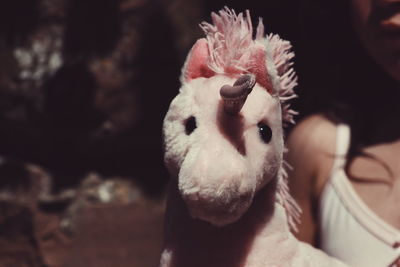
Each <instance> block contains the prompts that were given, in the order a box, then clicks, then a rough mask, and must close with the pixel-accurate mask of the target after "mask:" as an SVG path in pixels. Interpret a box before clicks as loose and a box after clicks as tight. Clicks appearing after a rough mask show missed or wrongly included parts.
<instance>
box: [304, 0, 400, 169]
mask: <svg viewBox="0 0 400 267" xmlns="http://www.w3.org/2000/svg"><path fill="white" fill-rule="evenodd" d="M301 2H302V5H301V9H300V10H301V16H300V18H301V27H302V29H301V32H302V35H301V40H300V42H299V44H300V47H298V48H297V51H296V52H297V65H298V67H297V68H298V70H300V71H299V79H300V82H299V83H300V85H301V87H300V88H299V94H300V101H299V102H298V103H297V108H298V110H300V112H301V116H302V117H304V116H307V115H309V114H312V113H322V114H324V115H325V116H326V118H328V119H329V120H331V121H333V122H335V123H345V124H347V125H349V126H350V128H351V142H350V149H349V152H348V158H349V160H348V161H347V162H348V166H347V169H348V167H349V165H350V164H351V162H352V160H353V159H354V158H355V157H356V156H367V157H370V158H371V156H369V155H366V154H365V153H364V152H362V150H363V148H365V147H366V146H370V145H373V144H377V143H382V142H388V141H392V140H395V139H397V138H399V137H400V127H398V126H397V124H398V123H396V124H393V125H392V127H390V129H389V128H388V129H380V127H388V125H390V123H386V124H384V123H382V121H383V120H393V122H395V121H396V116H395V115H396V114H400V108H399V106H400V105H398V103H397V99H399V96H400V85H399V83H398V82H396V81H394V79H392V78H391V77H390V76H389V75H388V74H387V73H385V72H384V71H383V70H382V69H381V68H380V67H379V66H378V65H377V64H376V63H375V62H374V61H373V59H372V58H371V57H370V55H369V54H368V53H367V52H366V51H365V49H364V47H363V46H362V44H361V42H360V40H359V39H358V37H357V34H356V32H355V31H354V30H353V27H352V19H351V9H350V3H349V2H350V1H348V0H335V1H329V0H302V1H301ZM393 115H394V116H393ZM397 120H398V118H397ZM385 125H386V126H385ZM372 158H373V157H372ZM378 161H379V160H378ZM381 163H382V162H381ZM383 165H384V164H383ZM384 167H385V168H386V169H388V168H387V166H384ZM389 173H390V170H389Z"/></svg>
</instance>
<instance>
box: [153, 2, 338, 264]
mask: <svg viewBox="0 0 400 267" xmlns="http://www.w3.org/2000/svg"><path fill="white" fill-rule="evenodd" d="M212 20H213V24H209V23H205V22H203V23H202V24H201V27H202V29H203V30H204V32H205V34H206V38H203V39H199V40H198V41H197V42H196V43H195V44H194V46H193V48H192V50H191V52H190V54H189V55H188V57H187V60H186V63H185V65H184V67H183V70H182V76H181V82H182V87H181V89H180V91H179V94H178V95H177V96H176V97H175V99H174V100H173V101H172V103H171V105H170V108H169V110H168V113H167V115H166V117H165V120H164V129H163V133H164V142H165V163H166V165H167V167H168V169H169V172H170V174H171V176H172V181H171V183H170V187H169V197H168V204H167V212H166V213H167V214H166V229H165V230H166V238H165V249H164V252H163V253H162V256H161V266H162V267H200V266H201V267H213V266H218V267H242V266H247V267H248V266H251V267H261V266H263V267H265V266H269V267H273V266H318V267H321V266H344V265H343V264H341V263H340V262H338V261H336V260H334V259H332V258H329V257H328V256H326V255H325V254H323V253H322V252H320V251H318V250H316V249H313V248H312V247H311V246H309V245H306V244H304V243H301V242H299V241H297V240H296V239H295V238H294V237H293V235H292V234H291V233H290V231H289V226H291V227H295V223H296V218H297V216H298V214H299V208H298V206H297V205H296V203H295V202H294V200H293V199H292V198H291V197H290V195H289V193H288V187H287V181H286V180H287V179H286V174H285V171H284V168H283V159H282V155H283V152H284V143H283V129H282V125H283V124H286V123H291V122H293V115H294V112H293V111H292V110H290V108H289V105H288V104H287V103H286V101H287V100H290V99H292V98H293V97H295V94H294V92H293V87H294V86H295V85H296V75H295V72H294V71H293V69H292V68H291V63H290V60H291V59H292V57H293V56H294V55H293V53H291V52H290V49H291V46H290V43H289V42H287V41H284V40H282V39H280V38H279V36H277V35H268V36H264V26H263V24H262V22H261V20H260V22H259V24H258V27H257V30H256V34H255V39H253V37H252V36H253V28H252V24H251V20H250V16H249V14H248V12H247V13H246V16H244V15H243V14H238V15H236V14H235V12H234V11H233V10H230V9H227V8H225V9H224V10H221V11H220V12H219V13H218V14H215V13H213V14H212Z"/></svg>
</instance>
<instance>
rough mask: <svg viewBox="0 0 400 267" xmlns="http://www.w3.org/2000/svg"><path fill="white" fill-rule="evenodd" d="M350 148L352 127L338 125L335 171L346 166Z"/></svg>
mask: <svg viewBox="0 0 400 267" xmlns="http://www.w3.org/2000/svg"><path fill="white" fill-rule="evenodd" d="M349 148H350V127H349V126H348V125H347V124H338V125H337V127H336V149H335V160H334V163H333V169H338V168H343V167H344V165H345V164H346V156H347V152H348V150H349Z"/></svg>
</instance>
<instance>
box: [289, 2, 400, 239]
mask: <svg viewBox="0 0 400 267" xmlns="http://www.w3.org/2000/svg"><path fill="white" fill-rule="evenodd" d="M349 2H350V4H351V9H352V10H351V11H352V18H353V27H354V29H355V32H356V33H357V36H358V37H359V39H360V41H361V43H362V44H363V46H364V47H365V49H366V51H367V52H368V53H369V55H370V56H371V58H373V59H374V60H375V62H376V63H377V64H378V65H379V66H380V67H381V68H382V69H383V70H384V71H385V72H386V73H387V74H388V75H390V76H391V77H392V78H394V79H395V80H396V81H398V82H400V0H349ZM349 26H350V25H349ZM392 89H394V90H393V93H392V95H394V94H395V93H396V92H397V89H396V88H392ZM365 90H376V88H365ZM384 106H385V107H384V108H383V107H382V105H379V104H377V105H376V106H375V107H371V108H374V109H375V110H376V113H377V117H379V118H381V119H380V120H379V121H375V122H374V123H373V122H371V125H370V129H369V130H370V131H372V134H370V136H372V142H371V143H372V144H371V145H370V146H368V147H364V148H363V149H362V152H363V153H364V154H368V155H369V157H365V156H362V155H359V156H356V157H355V158H354V160H353V161H351V163H350V166H349V168H348V173H347V174H348V176H349V181H350V182H351V184H352V186H353V188H354V189H355V191H356V193H357V194H358V195H359V196H360V197H361V199H362V200H363V201H364V203H365V204H366V205H367V206H368V207H369V208H370V209H371V211H372V212H374V213H375V214H376V215H377V216H378V217H380V218H381V219H382V220H383V221H385V222H386V223H388V224H390V225H392V226H394V227H395V228H396V229H399V231H400V210H399V209H398V206H399V203H400V164H399V163H400V162H399V155H400V126H399V124H398V119H396V118H395V117H396V114H398V112H397V111H398V110H399V109H398V103H397V102H395V101H391V102H390V101H388V103H385V104H384ZM336 127H337V126H336V125H335V124H334V123H332V122H331V121H329V120H328V119H327V118H325V117H324V116H322V115H313V116H310V117H308V118H305V119H304V120H303V121H302V122H301V123H299V124H298V125H297V126H296V127H295V128H294V130H293V131H292V132H291V134H290V136H289V138H288V147H289V154H288V161H289V163H290V164H291V165H292V166H293V167H294V169H293V171H292V172H291V173H290V181H291V184H290V186H291V192H292V194H293V195H294V197H295V199H297V200H298V202H299V204H300V206H301V207H302V209H303V214H302V218H301V220H302V223H301V224H300V225H299V228H300V231H299V233H298V234H297V236H298V238H300V239H301V240H303V241H306V242H309V243H311V244H313V245H318V244H317V241H318V236H317V233H318V229H317V225H318V222H317V208H318V203H319V198H320V195H321V192H322V190H323V188H324V186H325V184H326V182H327V180H328V179H329V175H330V171H331V168H332V164H333V159H334V154H335V145H336Z"/></svg>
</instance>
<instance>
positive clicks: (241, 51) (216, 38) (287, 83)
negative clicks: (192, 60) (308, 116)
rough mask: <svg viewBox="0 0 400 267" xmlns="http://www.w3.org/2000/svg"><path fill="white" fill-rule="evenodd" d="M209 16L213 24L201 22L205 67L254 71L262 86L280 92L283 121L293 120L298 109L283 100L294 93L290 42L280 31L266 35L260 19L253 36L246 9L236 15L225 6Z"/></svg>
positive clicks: (232, 71)
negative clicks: (204, 42) (203, 35)
mask: <svg viewBox="0 0 400 267" xmlns="http://www.w3.org/2000/svg"><path fill="white" fill-rule="evenodd" d="M211 18H212V22H213V24H210V23H207V22H202V23H201V24H200V26H201V28H202V29H203V31H204V33H205V34H206V38H207V44H208V50H209V57H208V60H207V66H208V68H209V69H210V70H211V71H212V72H214V73H217V74H225V75H236V74H242V73H253V74H255V75H256V78H257V82H258V83H259V84H260V85H261V86H263V87H264V88H266V89H267V90H268V92H270V93H273V94H276V95H277V96H279V99H280V100H281V103H282V104H283V105H282V114H283V121H284V124H288V123H294V120H293V115H295V114H297V113H296V112H294V111H293V110H291V109H290V106H289V104H287V103H285V102H287V101H288V100H290V99H293V98H295V97H296V95H295V93H294V91H293V88H294V87H295V86H296V85H297V77H296V73H295V71H294V70H293V68H292V64H293V63H292V62H291V59H292V58H293V57H294V53H293V52H291V51H290V50H291V48H292V46H291V44H290V42H288V41H285V40H282V39H281V38H280V37H279V35H274V34H270V35H267V36H265V35H264V25H263V23H262V20H261V19H260V20H259V23H258V26H257V29H256V36H255V39H253V25H252V23H251V18H250V14H249V11H246V16H243V14H242V13H239V15H236V13H235V11H234V10H231V9H228V8H227V7H225V8H224V9H223V10H221V11H219V12H218V14H216V13H214V12H213V13H212V14H211Z"/></svg>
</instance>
